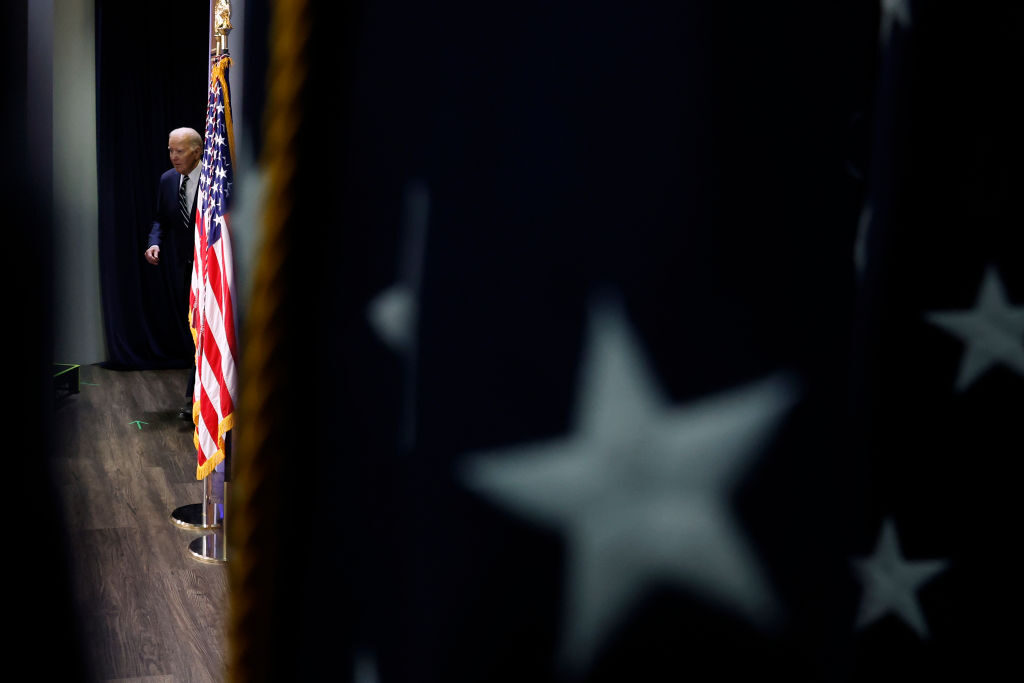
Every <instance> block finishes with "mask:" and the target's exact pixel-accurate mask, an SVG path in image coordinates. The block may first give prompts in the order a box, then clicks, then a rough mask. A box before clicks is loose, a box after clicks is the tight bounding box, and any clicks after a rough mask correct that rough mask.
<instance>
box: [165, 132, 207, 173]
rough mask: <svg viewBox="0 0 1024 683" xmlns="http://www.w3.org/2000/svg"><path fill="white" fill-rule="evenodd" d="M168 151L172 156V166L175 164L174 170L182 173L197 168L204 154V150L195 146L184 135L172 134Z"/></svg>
mask: <svg viewBox="0 0 1024 683" xmlns="http://www.w3.org/2000/svg"><path fill="white" fill-rule="evenodd" d="M167 151H168V152H169V153H170V156H171V166H174V170H175V171H177V172H178V173H182V174H185V173H188V172H189V171H191V170H192V169H193V168H195V167H196V164H198V163H199V157H200V156H201V155H202V150H201V149H200V148H199V147H193V146H192V143H191V142H189V140H188V138H186V137H184V136H173V135H172V136H171V137H170V139H168V140H167Z"/></svg>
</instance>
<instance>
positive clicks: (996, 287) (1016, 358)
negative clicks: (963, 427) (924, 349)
mask: <svg viewBox="0 0 1024 683" xmlns="http://www.w3.org/2000/svg"><path fill="white" fill-rule="evenodd" d="M925 317H926V318H927V319H928V321H929V322H930V323H932V324H933V325H936V326H937V327H941V328H942V329H943V330H945V331H946V332H948V333H950V334H952V335H954V336H956V337H959V338H960V339H961V340H963V342H964V345H965V346H964V355H963V357H962V358H961V360H960V370H959V373H958V374H957V378H956V389H957V391H963V390H965V389H967V388H968V387H969V386H971V384H973V383H974V382H975V381H976V380H977V379H978V378H979V377H981V376H982V375H983V374H985V373H986V372H987V371H988V370H989V369H990V368H991V367H993V366H994V365H997V364H999V363H1002V364H1003V365H1005V366H1006V367H1008V368H1010V369H1011V370H1014V371H1015V372H1017V373H1018V374H1020V375H1024V306H1014V305H1013V304H1011V303H1010V300H1009V299H1008V297H1007V296H1006V289H1005V287H1004V286H1003V282H1002V280H1000V278H999V274H998V273H997V272H996V269H995V268H993V267H991V266H990V267H989V268H987V269H986V271H985V277H984V280H983V281H982V284H981V289H980V290H979V291H978V298H977V300H976V301H975V304H974V308H971V309H967V310H961V311H935V312H932V313H928V314H926V315H925Z"/></svg>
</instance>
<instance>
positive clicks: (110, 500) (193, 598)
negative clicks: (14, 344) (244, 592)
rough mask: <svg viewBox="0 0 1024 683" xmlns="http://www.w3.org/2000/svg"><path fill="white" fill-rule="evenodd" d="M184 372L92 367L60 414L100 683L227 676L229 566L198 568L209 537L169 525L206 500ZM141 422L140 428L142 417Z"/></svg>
mask: <svg viewBox="0 0 1024 683" xmlns="http://www.w3.org/2000/svg"><path fill="white" fill-rule="evenodd" d="M186 372H187V371H185V370H164V371H145V372H125V371H120V372H118V371H111V370H105V369H103V368H100V367H98V366H83V367H82V369H81V379H82V386H81V393H79V394H77V395H71V396H69V397H66V398H64V399H61V400H60V401H59V403H58V405H57V409H56V411H55V433H56V435H57V436H56V441H57V454H56V455H57V457H56V458H55V460H54V477H55V480H56V482H57V487H58V489H59V491H60V492H61V494H62V496H63V499H64V501H63V502H64V509H65V516H66V522H67V528H68V531H69V534H70V542H71V555H72V563H73V567H74V578H73V584H74V590H75V600H76V605H77V607H78V609H79V613H80V614H81V619H82V629H81V630H82V634H83V636H82V637H83V639H84V641H85V647H86V650H87V652H88V654H89V657H90V661H91V662H92V665H93V668H94V670H95V676H96V680H97V681H109V682H115V681H116V682H118V683H127V682H129V681H139V682H145V683H166V682H168V681H196V682H198V683H207V682H209V683H217V682H219V681H222V680H224V662H225V652H226V645H225V640H224V624H225V617H226V612H227V576H226V568H225V567H224V566H221V565H212V564H205V563H201V562H197V561H196V560H194V559H192V557H191V555H190V553H189V552H188V543H189V542H190V541H191V540H192V539H194V538H196V537H197V536H198V533H195V532H188V531H183V530H181V529H179V528H177V527H175V526H173V525H172V524H171V523H170V521H169V515H170V513H171V511H172V510H173V509H174V508H176V507H178V506H180V505H184V504H187V503H194V502H198V501H199V500H200V497H201V495H202V483H201V482H198V481H196V479H195V467H196V460H195V459H196V455H195V448H194V446H193V444H192V428H191V424H189V423H187V422H184V421H182V420H179V419H177V411H178V408H179V406H180V404H181V394H182V390H183V388H184V386H185V380H186V379H187V375H186ZM136 421H138V422H136Z"/></svg>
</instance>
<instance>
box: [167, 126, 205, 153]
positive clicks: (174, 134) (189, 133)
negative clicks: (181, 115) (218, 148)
mask: <svg viewBox="0 0 1024 683" xmlns="http://www.w3.org/2000/svg"><path fill="white" fill-rule="evenodd" d="M171 138H185V139H186V140H187V141H188V142H189V143H191V145H192V147H193V148H194V149H198V148H200V147H202V146H203V137H202V136H201V135H200V134H199V133H197V132H196V130H195V129H194V128H175V129H174V130H172V131H171V132H170V133H168V134H167V139H168V140H170V139H171Z"/></svg>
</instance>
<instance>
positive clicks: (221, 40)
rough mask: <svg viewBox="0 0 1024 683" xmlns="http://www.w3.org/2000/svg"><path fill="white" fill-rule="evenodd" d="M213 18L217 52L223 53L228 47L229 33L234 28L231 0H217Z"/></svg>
mask: <svg viewBox="0 0 1024 683" xmlns="http://www.w3.org/2000/svg"><path fill="white" fill-rule="evenodd" d="M213 18H214V24H213V26H214V28H213V37H214V41H216V48H215V52H216V53H217V54H218V55H222V54H224V53H225V52H226V51H227V49H228V33H229V32H230V31H231V29H232V28H233V27H232V26H231V0H217V4H216V6H214V8H213Z"/></svg>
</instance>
